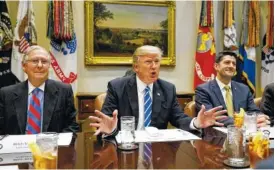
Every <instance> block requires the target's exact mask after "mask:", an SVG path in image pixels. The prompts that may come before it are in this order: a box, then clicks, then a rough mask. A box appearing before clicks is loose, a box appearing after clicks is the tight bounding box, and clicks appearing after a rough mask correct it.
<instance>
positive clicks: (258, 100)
mask: <svg viewBox="0 0 275 170" xmlns="http://www.w3.org/2000/svg"><path fill="white" fill-rule="evenodd" d="M261 101H262V97H257V98H254V103H255V105H256V106H257V107H258V108H260V104H261Z"/></svg>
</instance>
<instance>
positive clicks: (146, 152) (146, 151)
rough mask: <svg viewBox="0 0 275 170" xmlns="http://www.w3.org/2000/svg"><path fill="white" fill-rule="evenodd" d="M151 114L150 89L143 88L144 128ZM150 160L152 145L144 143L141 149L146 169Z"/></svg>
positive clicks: (148, 124) (149, 120) (147, 124)
mask: <svg viewBox="0 0 275 170" xmlns="http://www.w3.org/2000/svg"><path fill="white" fill-rule="evenodd" d="M151 114H152V99H151V96H150V87H148V86H147V87H146V88H145V95H144V127H148V126H150V123H151ZM151 158H152V144H151V143H145V144H144V147H143V160H144V164H145V167H146V168H149V166H150V163H151Z"/></svg>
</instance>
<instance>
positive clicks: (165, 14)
mask: <svg viewBox="0 0 275 170" xmlns="http://www.w3.org/2000/svg"><path fill="white" fill-rule="evenodd" d="M142 45H153V46H158V47H159V48H160V49H161V50H162V51H163V59H162V61H161V64H162V65H166V66H175V64H176V59H175V2H171V1H157V2H156V1H106V0H105V1H85V65H86V66H89V65H130V64H132V54H133V52H134V51H135V49H136V48H137V47H140V46H142Z"/></svg>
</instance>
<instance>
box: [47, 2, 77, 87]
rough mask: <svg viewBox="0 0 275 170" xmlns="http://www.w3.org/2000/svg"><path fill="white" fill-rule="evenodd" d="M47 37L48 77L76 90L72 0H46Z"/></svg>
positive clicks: (75, 45) (75, 42)
mask: <svg viewBox="0 0 275 170" xmlns="http://www.w3.org/2000/svg"><path fill="white" fill-rule="evenodd" d="M47 37H48V38H49V39H50V50H49V51H50V55H51V70H50V78H51V79H55V80H59V81H62V82H64V83H68V84H71V85H72V87H73V90H74V91H76V80H77V41H76V34H75V31H74V19H73V6H72V1H65V0H61V1H51V0H50V1H48V31H47Z"/></svg>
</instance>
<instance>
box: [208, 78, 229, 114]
mask: <svg viewBox="0 0 275 170" xmlns="http://www.w3.org/2000/svg"><path fill="white" fill-rule="evenodd" d="M211 86H212V87H211V89H212V91H213V93H214V94H215V95H216V97H217V99H218V101H219V102H220V104H221V105H222V106H223V108H224V109H227V108H226V105H225V102H224V99H223V96H222V92H221V89H220V87H219V85H218V83H217V81H216V80H211Z"/></svg>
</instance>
